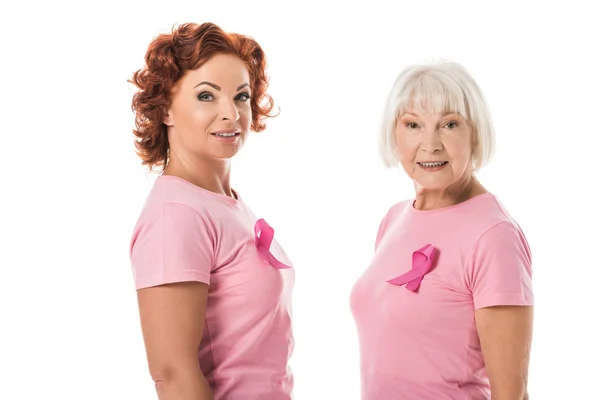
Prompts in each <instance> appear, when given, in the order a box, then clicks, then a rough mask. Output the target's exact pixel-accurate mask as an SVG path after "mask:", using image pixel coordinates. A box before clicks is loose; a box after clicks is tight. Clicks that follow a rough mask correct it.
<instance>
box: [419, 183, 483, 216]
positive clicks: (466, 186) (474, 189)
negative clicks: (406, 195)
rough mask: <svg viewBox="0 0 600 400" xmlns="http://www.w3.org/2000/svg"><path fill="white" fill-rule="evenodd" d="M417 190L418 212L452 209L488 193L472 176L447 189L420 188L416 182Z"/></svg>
mask: <svg viewBox="0 0 600 400" xmlns="http://www.w3.org/2000/svg"><path fill="white" fill-rule="evenodd" d="M415 188H416V191H417V195H416V199H415V203H414V207H415V208H416V209H418V210H435V209H438V208H444V207H450V206H453V205H456V204H459V203H462V202H463V201H466V200H469V199H471V198H473V197H475V196H477V195H480V194H483V193H486V192H487V190H486V189H485V188H484V187H483V186H482V185H481V183H479V181H478V180H477V179H476V178H475V177H474V176H473V175H472V174H468V175H465V176H464V177H463V178H461V179H460V180H458V181H457V182H455V183H454V184H452V185H450V186H449V187H447V188H446V189H433V190H428V189H425V188H423V187H420V186H419V185H418V184H417V183H416V182H415Z"/></svg>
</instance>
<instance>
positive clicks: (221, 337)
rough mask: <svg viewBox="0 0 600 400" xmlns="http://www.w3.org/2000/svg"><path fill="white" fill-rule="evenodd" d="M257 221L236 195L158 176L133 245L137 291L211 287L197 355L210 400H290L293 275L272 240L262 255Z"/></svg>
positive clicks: (132, 254)
mask: <svg viewBox="0 0 600 400" xmlns="http://www.w3.org/2000/svg"><path fill="white" fill-rule="evenodd" d="M257 221H258V218H257V217H256V216H255V215H254V214H253V213H252V211H250V209H249V208H248V207H247V206H246V204H244V202H243V201H242V200H241V199H240V197H239V196H237V200H236V199H233V198H231V197H228V196H225V195H220V194H217V193H213V192H210V191H208V190H205V189H202V188H200V187H198V186H195V185H193V184H192V183H190V182H188V181H185V180H183V179H181V178H177V177H173V176H165V175H162V176H160V177H158V178H157V180H156V182H155V183H154V186H153V188H152V190H151V192H150V194H149V196H148V199H147V201H146V204H145V206H144V208H143V211H142V213H141V216H140V218H139V221H138V223H137V225H136V227H135V230H134V233H133V237H132V241H131V262H132V269H133V274H134V278H135V287H136V289H141V288H147V287H151V286H156V285H161V284H166V283H173V282H182V281H198V282H204V283H207V284H209V285H210V286H209V292H208V303H207V309H206V317H205V323H206V326H205V329H204V334H203V337H202V343H201V344H200V349H199V352H198V357H199V361H200V366H201V369H202V372H203V373H204V375H205V376H206V378H207V379H208V382H209V383H210V385H211V387H212V388H213V390H214V396H215V400H254V399H261V400H289V399H291V393H292V387H293V377H292V373H291V370H290V369H289V367H288V360H289V358H290V356H291V353H292V350H293V347H294V340H293V336H292V328H291V314H292V313H291V292H292V288H293V285H294V271H293V268H291V263H290V261H289V260H288V258H287V256H286V255H285V253H284V251H283V249H282V248H281V247H280V246H279V244H278V243H277V242H276V241H275V240H273V242H272V243H271V245H270V246H267V247H268V248H267V249H266V251H267V252H269V251H270V253H269V254H268V255H267V256H265V255H264V254H263V253H261V252H260V251H259V250H260V249H259V247H260V245H259V242H257V240H258V239H257V237H260V236H261V235H263V233H259V234H257V233H256V232H255V226H256V224H257ZM263 247H264V246H263ZM263 251H264V249H263ZM268 256H270V257H271V258H272V259H275V261H273V262H270V261H269V257H268ZM277 262H280V263H283V264H285V265H286V266H287V267H290V268H283V267H282V268H276V267H277V266H278V265H276V263H277Z"/></svg>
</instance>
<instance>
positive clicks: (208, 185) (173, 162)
mask: <svg viewBox="0 0 600 400" xmlns="http://www.w3.org/2000/svg"><path fill="white" fill-rule="evenodd" d="M230 172H231V163H230V161H229V160H215V159H206V158H204V159H201V158H197V159H194V160H193V161H192V160H190V159H186V158H182V157H177V155H176V154H171V157H170V159H169V162H168V164H167V167H166V168H165V170H164V172H163V174H164V175H172V176H176V177H178V178H181V179H185V180H186V181H188V182H190V183H193V184H194V185H196V186H199V187H201V188H203V189H206V190H209V191H211V192H214V193H218V194H223V195H225V196H229V197H235V196H234V194H233V191H232V190H231V185H230V176H231V173H230Z"/></svg>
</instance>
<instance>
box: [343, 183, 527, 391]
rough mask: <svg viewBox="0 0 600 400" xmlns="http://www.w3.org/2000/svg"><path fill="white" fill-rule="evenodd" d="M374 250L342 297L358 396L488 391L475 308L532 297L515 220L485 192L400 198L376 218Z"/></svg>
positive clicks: (519, 302) (523, 242)
mask: <svg viewBox="0 0 600 400" xmlns="http://www.w3.org/2000/svg"><path fill="white" fill-rule="evenodd" d="M427 245H430V246H427ZM375 249H376V251H375V255H374V257H373V260H372V262H371V264H370V266H369V267H368V268H367V270H366V271H365V273H364V274H363V275H362V276H361V277H360V278H359V279H358V281H357V282H356V284H355V286H354V287H353V289H352V293H351V299H350V305H351V309H352V313H353V315H354V319H355V321H356V325H357V329H358V336H359V342H360V357H361V378H362V379H361V386H362V399H363V400H392V399H393V400H414V399H419V400H440V399H444V400H453V399H455V400H458V399H460V400H465V399H471V400H483V399H489V398H490V386H489V380H488V376H487V373H486V370H485V365H484V360H483V356H482V353H481V346H480V343H479V337H478V335H477V330H476V326H475V318H474V312H475V310H476V309H479V308H482V307H488V306H494V305H533V292H532V270H531V254H530V250H529V246H528V244H527V241H526V239H525V236H524V235H523V232H522V231H521V229H520V228H519V226H518V225H517V223H516V222H515V221H514V220H513V219H512V218H511V217H510V216H509V214H508V213H507V212H506V210H505V209H504V208H503V207H502V205H501V204H500V203H499V202H498V201H497V199H496V197H495V196H493V195H492V194H489V193H486V194H482V195H479V196H476V197H474V198H472V199H470V200H467V201H465V202H463V203H460V204H457V205H454V206H451V207H447V208H441V209H437V210H430V211H420V210H417V209H415V208H414V207H413V200H411V201H405V202H401V203H399V204H396V205H395V206H393V207H392V208H391V209H390V210H389V212H388V214H387V215H386V217H385V218H384V219H383V221H382V223H381V226H380V228H379V233H378V235H377V240H376V245H375ZM432 249H433V250H432ZM413 267H414V270H413ZM409 271H410V272H409ZM388 281H391V282H388ZM393 282H395V283H393Z"/></svg>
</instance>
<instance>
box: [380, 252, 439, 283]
mask: <svg viewBox="0 0 600 400" xmlns="http://www.w3.org/2000/svg"><path fill="white" fill-rule="evenodd" d="M436 255H437V249H436V248H435V247H433V246H432V245H430V244H427V245H425V246H423V247H421V248H420V249H419V250H417V251H415V252H414V253H413V256H412V269H411V270H410V271H408V272H406V273H405V274H402V275H400V276H398V277H396V278H393V279H390V280H389V281H386V282H387V283H391V284H392V285H397V286H401V285H404V284H405V283H406V289H408V290H410V291H413V292H416V291H417V289H418V288H419V285H420V284H421V281H422V280H423V276H424V275H425V274H426V273H428V272H429V271H430V270H431V267H432V266H433V261H434V258H435V256H436Z"/></svg>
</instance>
